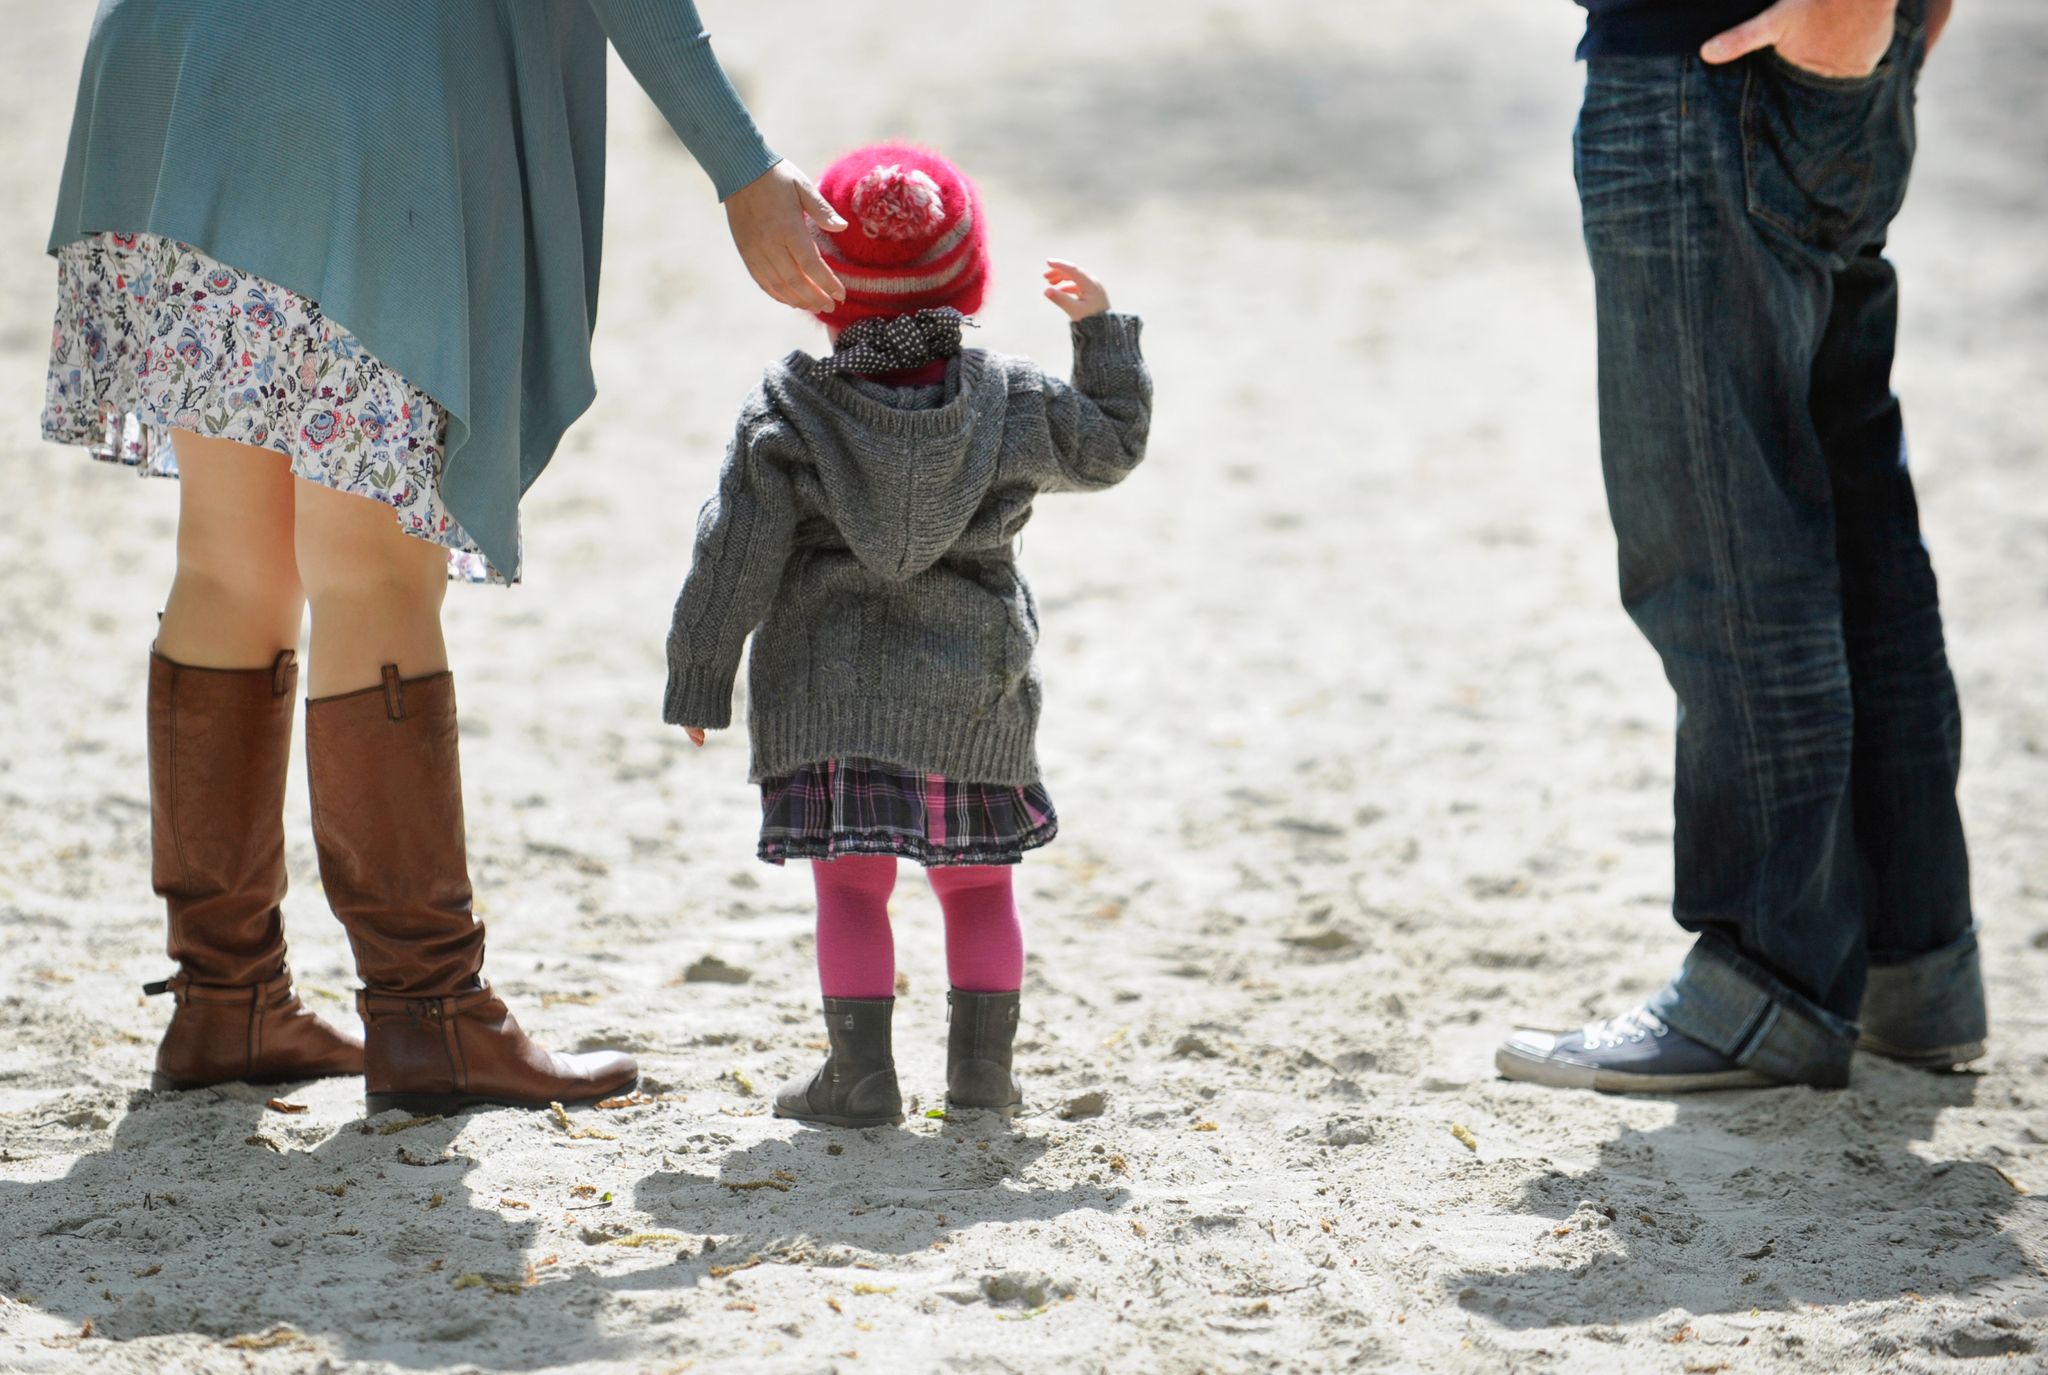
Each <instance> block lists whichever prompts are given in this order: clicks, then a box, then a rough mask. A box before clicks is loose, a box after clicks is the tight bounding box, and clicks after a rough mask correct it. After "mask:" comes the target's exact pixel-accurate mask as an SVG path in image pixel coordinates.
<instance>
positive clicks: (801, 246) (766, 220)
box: [697, 159, 846, 745]
mask: <svg viewBox="0 0 2048 1375" xmlns="http://www.w3.org/2000/svg"><path fill="white" fill-rule="evenodd" d="M806 216H808V217H809V219H812V220H816V221H817V222H818V224H819V225H820V226H821V227H822V228H823V229H824V230H825V231H826V232H827V233H829V234H837V233H838V232H839V231H840V230H842V229H844V228H846V221H845V220H843V219H841V218H840V216H839V212H838V211H837V210H834V209H833V208H832V206H831V203H830V202H829V201H827V200H826V199H825V198H824V197H823V196H821V195H819V194H818V188H817V187H815V186H813V185H811V179H810V178H809V177H807V176H805V175H804V174H803V173H802V172H800V171H798V170H797V168H796V167H795V165H794V164H792V163H790V162H789V161H788V160H787V159H784V160H783V161H781V162H778V163H776V164H775V165H774V166H773V167H771V168H769V169H768V170H767V171H765V172H763V173H762V174H761V175H760V176H758V177H755V178H754V179H753V180H752V181H750V182H748V183H747V184H746V185H745V186H742V187H741V188H740V189H739V190H737V191H735V192H733V193H732V194H731V195H730V196H727V197H726V198H725V222H726V225H727V227H729V228H730V229H731V230H732V241H733V243H734V244H736V245H738V247H739V250H740V260H741V261H742V262H744V263H745V264H746V265H747V271H748V272H749V273H751V274H752V275H753V278H754V282H755V284H756V285H757V286H759V287H760V288H761V290H763V291H765V292H767V293H768V294H769V295H770V296H773V297H774V298H775V299H776V300H778V301H780V302H782V303H783V304H784V305H786V306H795V307H796V308H797V309H798V310H808V311H811V312H812V313H813V314H816V313H820V312H826V311H830V310H831V309H832V307H834V306H836V305H838V304H839V303H840V302H841V301H843V300H845V299H846V288H845V287H843V286H841V285H840V284H839V279H838V278H837V277H835V276H833V275H832V269H831V268H829V267H827V266H825V259H824V258H823V257H822V256H821V255H820V254H819V252H818V244H817V241H816V240H815V239H813V238H812V237H811V230H810V225H809V224H808V223H807V221H806V218H805V217H806ZM697 743H698V744H700V745H701V744H703V743H704V742H703V741H701V740H699V741H698V742H697Z"/></svg>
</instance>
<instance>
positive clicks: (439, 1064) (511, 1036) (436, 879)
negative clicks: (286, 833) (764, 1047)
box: [306, 664, 640, 1113]
mask: <svg viewBox="0 0 2048 1375" xmlns="http://www.w3.org/2000/svg"><path fill="white" fill-rule="evenodd" d="M306 772H307V777H308V779H309V780H310V782H311V784H312V793H313V843H314V845H315V847H316V848H317V849H318V850H319V853H320V877H321V880H322V881H323V882H324V883H325V885H326V887H327V900H328V901H329V902H330V903H331V904H332V905H333V907H334V913H335V915H336V916H338V917H340V918H341V923H342V925H343V926H344V927H346V928H347V930H348V939H349V944H350V945H351V946H353V947H354V949H355V954H356V969H357V971H358V972H359V973H360V974H361V975H362V979H363V983H364V985H365V987H364V989H363V991H362V992H361V993H360V994H358V995H357V998H356V1005H357V1007H358V1008H359V1009H360V1010H361V1012H362V1015H363V1024H364V1026H365V1027H366V1029H367V1030H368V1040H367V1047H366V1052H365V1058H366V1065H365V1069H364V1078H365V1081H366V1087H367V1090H368V1092H367V1101H368V1104H369V1108H370V1111H371V1112H383V1111H386V1110H388V1109H391V1108H402V1109H405V1110H406V1111H409V1112H416V1113H430V1112H431V1113H447V1112H455V1111H458V1110H459V1109H462V1108H466V1107H471V1106H475V1105H479V1104H499V1105H503V1106H506V1107H545V1106H547V1105H548V1104H549V1103H551V1102H557V1103H564V1104H567V1103H585V1102H590V1101H592V1100H594V1099H598V1098H607V1097H610V1096H611V1095H613V1094H618V1093H624V1092H626V1091H627V1090H629V1089H631V1088H632V1087H633V1085H634V1084H636V1083H637V1082H639V1078H640V1068H639V1066H638V1065H636V1064H635V1063H634V1062H633V1058H632V1057H631V1056H629V1055H623V1054H620V1053H619V1052H617V1051H598V1052H593V1053H590V1054H584V1055H557V1054H555V1053H554V1052H552V1051H547V1050H543V1049H541V1048H540V1047H539V1046H536V1045H535V1044H533V1042H531V1041H529V1040H528V1039H527V1037H526V1033H524V1032H523V1031H521V1030H520V1029H519V1023H518V1022H516V1021H514V1020H513V1018H512V1014H511V1013H510V1012H508V1011H507V1010H506V1008H505V1005H504V1003H502V1002H500V1001H499V1000H498V998H497V996H496V995H495V994H493V993H492V992H491V990H490V986H489V985H488V984H486V983H484V982H483V980H482V977H481V974H482V970H483V958H484V928H483V926H482V924H481V923H479V922H478V921H477V920H476V918H475V917H474V916H473V915H472V914H471V911H470V888H469V863H468V859H467V857H466V855H465V853H464V849H463V827H462V768H461V756H460V749H459V747H458V745H457V742H456V732H455V679H454V676H453V675H452V674H448V673H434V674H428V675H427V676H425V677H421V678H405V679H401V678H400V677H399V676H398V669H397V667H396V666H395V665H389V664H387V665H386V666H385V668H384V682H383V685H382V686H380V687H373V688H365V689H363V690H362V691H360V692H350V693H344V694H342V695H341V696H338V697H322V698H320V699H318V700H317V701H309V702H307V703H306Z"/></svg>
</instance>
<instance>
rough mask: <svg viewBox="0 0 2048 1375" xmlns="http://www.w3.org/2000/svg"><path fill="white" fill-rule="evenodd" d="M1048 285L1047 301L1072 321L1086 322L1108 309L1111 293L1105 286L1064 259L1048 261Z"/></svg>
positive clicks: (1046, 272) (1046, 268) (1046, 261)
mask: <svg viewBox="0 0 2048 1375" xmlns="http://www.w3.org/2000/svg"><path fill="white" fill-rule="evenodd" d="M1045 282H1046V286H1045V299H1046V300H1048V301H1051V302H1052V303H1053V304H1054V305H1056V306H1058V307H1059V308H1060V309H1061V310H1064V311H1065V312H1066V313H1067V318H1068V319H1070V320H1085V319H1087V318H1088V317H1089V316H1091V315H1100V314H1102V312H1103V311H1105V310H1108V309H1109V292H1108V291H1107V290H1106V289H1105V288H1104V287H1103V285H1102V283H1100V282H1098V281H1096V280H1095V279H1094V278H1093V277H1091V276H1089V275H1088V274H1087V273H1085V272H1083V271H1082V270H1081V269H1080V268H1078V267H1076V266H1074V265H1073V264H1072V263H1070V262H1068V261H1067V260H1066V259H1064V258H1047V259H1046V260H1045Z"/></svg>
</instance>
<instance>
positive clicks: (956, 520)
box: [762, 349, 1009, 582]
mask: <svg viewBox="0 0 2048 1375" xmlns="http://www.w3.org/2000/svg"><path fill="white" fill-rule="evenodd" d="M762 385H763V387H764V388H765V389H766V391H767V393H768V398H769V400H770V402H771V403H772V404H773V405H774V407H775V409H776V411H777V413H778V414H779V415H781V417H782V418H783V419H784V420H785V421H787V422H788V423H789V425H790V426H791V428H792V429H794V430H795V432H796V434H797V437H798V439H799V440H800V441H801V443H802V445H803V448H804V451H805V454H806V456H807V457H808V458H809V460H810V463H811V466H812V467H813V469H814V470H815V471H816V473H817V477H818V483H819V486H820V487H821V488H822V490H823V493H824V502H825V510H824V514H825V516H826V518H827V519H829V520H830V521H832V523H833V524H834V526H836V527H837V528H838V530H839V533H840V535H841V536H842V537H844V539H845V540H846V544H847V547H848V548H849V549H851V550H852V551H853V555H854V557H855V558H857V559H859V560H860V562H861V564H862V565H863V566H864V567H865V568H867V569H868V571H869V572H871V573H873V574H874V575H875V576H877V577H880V578H886V579H888V580H889V581H891V582H906V581H908V580H909V579H911V578H914V577H916V576H917V575H918V574H920V573H922V572H924V571H925V570H926V569H928V568H930V567H931V566H932V565H933V564H934V563H937V562H938V561H939V559H940V558H941V557H943V556H944V555H945V554H946V553H947V552H948V551H950V550H952V549H953V548H955V547H956V546H957V545H958V544H959V542H960V538H961V536H962V535H963V534H964V533H965V532H966V530H967V526H968V523H969V522H970V521H972V520H973V519H974V514H975V512H976V511H978V510H980V509H981V505H982V502H983V500H984V498H985V497H986V496H987V495H988V489H989V485H990V484H991V483H992V482H993V481H994V479H995V473H996V466H997V457H998V454H999V451H1000V449H1001V447H1002V439H1003V422H1004V418H1005V413H1006V410H1007V402H1008V399H1009V394H1008V380H1007V378H1006V376H1005V374H1004V371H1003V369H1002V367H1001V366H1000V364H999V363H997V362H996V360H994V359H993V358H991V357H990V356H989V355H988V354H987V353H985V352H983V351H982V350H980V349H964V350H962V351H961V353H960V355H959V356H958V357H957V358H955V359H953V360H952V361H951V362H950V363H949V364H948V365H947V367H946V380H945V382H944V384H943V388H942V390H941V391H940V394H939V396H940V399H939V401H938V403H937V404H936V405H933V406H928V407H908V406H901V405H892V404H891V403H890V402H888V401H885V400H882V399H881V398H880V397H878V396H877V395H875V394H874V391H873V390H872V389H864V388H863V387H861V386H858V385H856V384H855V383H853V382H851V381H849V380H848V379H846V378H844V377H842V376H840V375H839V374H837V373H833V372H828V371H826V370H825V369H823V368H822V367H820V366H819V364H818V360H817V359H815V358H813V357H811V356H810V355H809V354H806V353H802V352H797V353H792V354H790V355H789V356H788V357H787V358H785V359H784V360H783V361H782V362H780V363H777V364H775V365H774V366H772V367H770V368H769V369H768V373H767V376H766V377H765V378H764V379H763V382H762Z"/></svg>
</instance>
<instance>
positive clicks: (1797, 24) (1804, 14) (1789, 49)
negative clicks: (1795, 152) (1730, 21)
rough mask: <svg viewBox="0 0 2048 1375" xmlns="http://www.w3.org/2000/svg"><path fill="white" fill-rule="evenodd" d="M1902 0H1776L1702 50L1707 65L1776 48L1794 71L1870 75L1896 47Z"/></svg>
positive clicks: (1854, 75) (1716, 37)
mask: <svg viewBox="0 0 2048 1375" xmlns="http://www.w3.org/2000/svg"><path fill="white" fill-rule="evenodd" d="M1898 8H1899V5H1898V0H1778V3H1777V4H1775V5H1773V6H1771V7H1770V8H1769V9H1767V10H1765V11H1764V12H1763V13H1762V14H1759V15H1758V16H1757V17H1756V18H1754V19H1752V20H1750V21H1749V22H1748V23H1745V24H1737V25H1736V26H1735V27H1734V28H1732V29H1729V30H1728V31H1727V32H1726V33H1721V34H1716V35H1715V36H1714V37H1712V38H1710V39H1708V40H1707V42H1706V44H1705V46H1703V47H1702V48H1701V49H1700V56H1701V57H1702V58H1704V59H1706V60H1707V61H1708V62H1733V61H1734V60H1735V59H1736V58H1738V57H1745V56H1747V55H1748V54H1750V53H1753V52H1755V51H1756V50H1757V49H1759V48H1776V49H1777V50H1778V56H1780V57H1782V58H1784V59H1785V60H1786V61H1787V62H1790V63H1791V64H1792V65H1793V66H1795V67H1803V68H1805V69H1806V70H1807V71H1809V72H1814V73H1817V74H1818V75H1821V76H1835V77H1859V76H1869V75H1870V74H1871V73H1872V72H1874V71H1876V70H1877V64H1878V63H1879V62H1881V61H1883V60H1884V55H1885V51H1886V50H1887V49H1888V48H1890V47H1891V45H1892V24H1893V21H1894V20H1895V19H1896V18H1897V16H1898Z"/></svg>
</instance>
